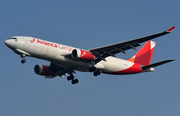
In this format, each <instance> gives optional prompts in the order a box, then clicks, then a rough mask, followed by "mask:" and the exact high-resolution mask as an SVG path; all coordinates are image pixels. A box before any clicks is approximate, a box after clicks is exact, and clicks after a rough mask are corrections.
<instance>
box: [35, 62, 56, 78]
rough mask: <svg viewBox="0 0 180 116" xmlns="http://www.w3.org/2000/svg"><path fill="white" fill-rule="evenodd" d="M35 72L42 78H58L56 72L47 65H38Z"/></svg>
mask: <svg viewBox="0 0 180 116" xmlns="http://www.w3.org/2000/svg"><path fill="white" fill-rule="evenodd" d="M34 72H35V73H36V74H38V75H42V76H56V74H57V71H56V70H53V69H52V68H50V67H49V66H46V65H36V66H35V67H34Z"/></svg>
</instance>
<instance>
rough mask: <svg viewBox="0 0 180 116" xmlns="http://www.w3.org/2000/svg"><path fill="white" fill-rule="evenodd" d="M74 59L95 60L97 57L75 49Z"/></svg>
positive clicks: (73, 52)
mask: <svg viewBox="0 0 180 116" xmlns="http://www.w3.org/2000/svg"><path fill="white" fill-rule="evenodd" d="M71 56H72V58H73V59H83V60H95V56H94V55H93V54H92V53H90V52H88V51H85V50H81V49H74V50H73V51H72V53H71Z"/></svg>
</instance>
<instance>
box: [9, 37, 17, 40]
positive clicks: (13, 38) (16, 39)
mask: <svg viewBox="0 0 180 116" xmlns="http://www.w3.org/2000/svg"><path fill="white" fill-rule="evenodd" d="M9 39H16V40H17V38H14V37H11V38H9Z"/></svg>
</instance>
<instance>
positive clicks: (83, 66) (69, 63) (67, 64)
mask: <svg viewBox="0 0 180 116" xmlns="http://www.w3.org/2000/svg"><path fill="white" fill-rule="evenodd" d="M51 62H53V63H55V64H58V65H60V66H62V67H64V68H68V69H73V70H78V71H83V72H88V71H89V68H90V67H91V64H90V63H86V62H82V61H78V60H73V59H70V58H66V57H64V56H61V55H57V56H56V57H54V58H53V60H52V61H51Z"/></svg>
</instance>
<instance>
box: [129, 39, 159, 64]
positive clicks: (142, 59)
mask: <svg viewBox="0 0 180 116" xmlns="http://www.w3.org/2000/svg"><path fill="white" fill-rule="evenodd" d="M155 45H156V42H153V41H148V42H147V43H146V44H145V45H144V46H143V47H142V48H141V49H140V50H139V52H137V53H136V55H134V56H133V57H132V58H131V59H128V61H131V62H135V63H139V64H142V65H144V66H146V65H150V63H151V59H152V56H153V52H154V48H155Z"/></svg>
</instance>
